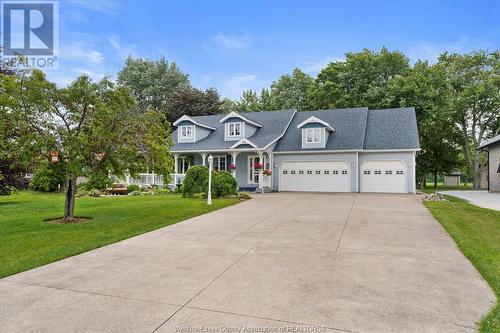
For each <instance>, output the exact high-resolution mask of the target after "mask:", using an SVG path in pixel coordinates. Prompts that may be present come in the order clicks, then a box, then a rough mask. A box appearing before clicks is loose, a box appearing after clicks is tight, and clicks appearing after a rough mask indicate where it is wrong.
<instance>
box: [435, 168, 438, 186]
mask: <svg viewBox="0 0 500 333" xmlns="http://www.w3.org/2000/svg"><path fill="white" fill-rule="evenodd" d="M437 187H438V174H437V172H434V188H437Z"/></svg>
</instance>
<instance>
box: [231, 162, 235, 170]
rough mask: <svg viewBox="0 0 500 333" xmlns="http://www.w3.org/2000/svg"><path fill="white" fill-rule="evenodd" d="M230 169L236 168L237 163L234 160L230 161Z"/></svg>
mask: <svg viewBox="0 0 500 333" xmlns="http://www.w3.org/2000/svg"><path fill="white" fill-rule="evenodd" d="M229 170H236V164H234V163H233V162H231V163H229Z"/></svg>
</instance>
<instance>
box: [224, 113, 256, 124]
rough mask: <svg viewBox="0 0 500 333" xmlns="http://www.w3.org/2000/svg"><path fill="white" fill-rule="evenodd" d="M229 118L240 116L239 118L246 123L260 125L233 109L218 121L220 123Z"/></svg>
mask: <svg viewBox="0 0 500 333" xmlns="http://www.w3.org/2000/svg"><path fill="white" fill-rule="evenodd" d="M230 118H240V119H241V120H243V121H244V122H246V123H249V124H250V125H253V126H255V127H262V125H261V124H259V123H256V122H254V121H251V120H250V119H248V118H246V117H244V116H242V115H241V114H239V113H238V112H235V111H232V112H231V113H229V114H227V115H226V116H225V117H224V118H222V119H221V120H220V121H219V122H220V123H223V122H225V121H226V120H228V119H230Z"/></svg>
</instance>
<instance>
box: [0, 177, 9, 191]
mask: <svg viewBox="0 0 500 333" xmlns="http://www.w3.org/2000/svg"><path fill="white" fill-rule="evenodd" d="M10 193H11V189H10V186H9V184H7V181H6V180H5V178H4V177H3V175H2V174H1V173H0V195H10Z"/></svg>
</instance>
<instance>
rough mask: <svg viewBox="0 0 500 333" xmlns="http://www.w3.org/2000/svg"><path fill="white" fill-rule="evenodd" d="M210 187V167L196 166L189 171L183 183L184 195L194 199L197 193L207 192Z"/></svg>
mask: <svg viewBox="0 0 500 333" xmlns="http://www.w3.org/2000/svg"><path fill="white" fill-rule="evenodd" d="M207 187H208V167H205V166H202V165H195V166H192V167H190V168H189V169H188V171H187V173H186V176H185V177H184V180H183V181H182V195H183V196H189V197H192V196H193V194H195V193H201V192H206V191H207Z"/></svg>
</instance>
